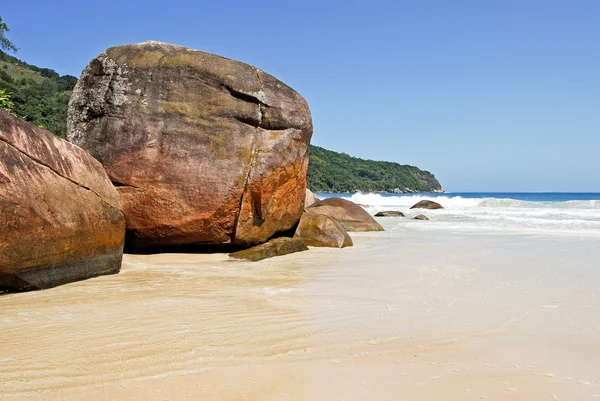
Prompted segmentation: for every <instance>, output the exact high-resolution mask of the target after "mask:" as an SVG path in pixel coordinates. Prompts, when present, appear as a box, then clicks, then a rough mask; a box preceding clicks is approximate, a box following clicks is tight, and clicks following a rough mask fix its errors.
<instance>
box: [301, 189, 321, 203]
mask: <svg viewBox="0 0 600 401" xmlns="http://www.w3.org/2000/svg"><path fill="white" fill-rule="evenodd" d="M317 201H318V199H317V197H316V196H315V194H314V193H313V192H312V191H311V190H310V189H308V188H306V196H305V197H304V207H305V208H307V207H309V206H311V205H312V204H313V203H315V202H317Z"/></svg>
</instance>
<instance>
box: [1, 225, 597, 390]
mask: <svg viewBox="0 0 600 401" xmlns="http://www.w3.org/2000/svg"><path fill="white" fill-rule="evenodd" d="M380 221H381V222H382V224H384V226H385V227H386V230H387V231H386V232H383V233H373V234H367V233H361V234H355V235H353V238H354V242H355V246H354V247H353V248H346V249H342V250H334V249H318V248H313V249H311V250H310V251H309V252H303V253H298V254H294V255H288V256H284V257H279V258H274V259H270V260H265V261H262V262H260V263H251V262H239V261H232V260H229V258H228V257H227V256H226V255H220V254H209V255H194V254H162V255H126V256H125V259H124V265H123V269H122V272H121V274H119V275H114V276H106V277H100V278H96V279H92V280H88V281H85V282H78V283H73V284H69V285H65V286H61V287H57V288H55V289H51V290H48V291H38V292H32V293H22V294H11V295H5V296H2V297H0V344H1V345H0V375H1V377H2V380H1V381H0V398H3V399H40V400H41V399H44V400H71V399H72V400H80V399H94V400H114V399H121V400H139V399H148V400H184V399H206V400H337V399H339V400H367V399H371V400H374V399H377V400H587V399H590V400H593V399H600V365H599V364H598V361H599V360H600V315H599V314H598V313H597V312H598V308H599V307H600V271H599V270H598V269H597V263H596V262H597V260H599V259H600V248H599V247H598V246H597V238H593V237H590V238H574V237H572V236H571V237H561V236H542V235H530V234H515V233H507V234H502V233H487V234H485V233H481V232H469V231H464V232H456V231H450V230H447V229H444V228H441V229H431V227H429V229H427V230H423V229H419V228H416V226H414V225H402V226H401V225H398V223H397V222H398V220H397V219H396V220H393V219H392V220H385V219H382V220H380Z"/></svg>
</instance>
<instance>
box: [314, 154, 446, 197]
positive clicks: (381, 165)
mask: <svg viewBox="0 0 600 401" xmlns="http://www.w3.org/2000/svg"><path fill="white" fill-rule="evenodd" d="M308 187H309V188H310V189H311V190H312V191H314V192H356V191H364V192H434V191H441V189H442V187H441V185H440V183H439V182H438V180H437V179H436V178H435V177H434V175H433V174H431V173H430V172H428V171H423V170H420V169H419V168H417V167H414V166H406V165H402V164H398V163H392V162H384V161H375V160H364V159H359V158H357V157H352V156H349V155H347V154H345V153H337V152H333V151H331V150H327V149H323V148H321V147H318V146H313V145H311V147H310V161H309V164H308Z"/></svg>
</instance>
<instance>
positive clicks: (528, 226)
mask: <svg viewBox="0 0 600 401" xmlns="http://www.w3.org/2000/svg"><path fill="white" fill-rule="evenodd" d="M332 196H339V197H344V198H347V199H349V200H351V201H353V202H355V203H358V204H361V205H363V206H364V207H365V208H366V209H367V210H368V211H369V212H371V213H373V214H375V213H377V212H378V211H383V210H400V211H403V212H404V213H406V214H407V216H409V217H413V216H414V215H417V214H425V215H427V216H428V217H429V218H430V219H432V220H435V223H431V224H428V225H422V224H418V222H415V223H413V226H414V227H415V228H416V227H419V228H420V229H440V228H448V229H454V230H463V231H483V232H492V231H500V232H507V231H510V232H514V233H538V234H547V235H560V236H568V235H572V236H591V237H598V236H600V193H487V192H473V193H444V194H371V193H356V194H353V195H349V194H322V195H321V197H323V198H327V197H332ZM422 199H429V200H434V201H437V202H438V203H440V204H442V205H443V207H444V209H438V210H423V209H412V210H411V209H410V207H411V206H412V205H414V204H415V203H417V202H418V201H420V200H422ZM406 224H410V222H408V223H407V222H403V223H402V226H405V225H406Z"/></svg>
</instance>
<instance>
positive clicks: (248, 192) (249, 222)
mask: <svg viewBox="0 0 600 401" xmlns="http://www.w3.org/2000/svg"><path fill="white" fill-rule="evenodd" d="M67 135H68V138H69V140H70V141H71V142H73V143H75V144H77V145H79V146H81V147H83V148H84V149H87V150H88V151H90V153H91V154H92V155H93V156H94V157H96V158H97V159H98V160H99V161H100V162H101V163H102V164H103V165H104V167H105V168H106V171H107V173H108V175H109V176H110V178H111V180H112V181H113V183H114V184H115V185H116V186H117V187H118V190H119V192H120V194H121V197H122V201H123V209H124V212H125V216H126V218H127V246H128V247H129V246H131V248H132V249H144V248H150V247H154V246H172V245H194V244H228V243H234V244H243V245H251V244H257V243H261V242H264V241H266V240H267V239H269V238H271V237H272V236H273V235H274V234H275V233H277V232H279V231H285V230H289V229H291V228H292V227H294V226H295V225H296V224H297V223H298V220H300V216H301V215H302V212H303V204H304V198H305V195H306V192H305V188H306V169H307V167H308V144H309V141H310V138H311V135H312V120H311V116H310V111H309V109H308V105H307V104H306V101H305V100H304V99H303V98H302V97H301V96H300V95H299V94H298V93H296V92H295V91H294V90H293V89H291V88H290V87H288V86H287V85H285V84H284V83H282V82H280V81H279V80H277V79H275V78H273V77H272V76H271V75H269V74H266V73H265V72H263V71H261V70H259V69H257V68H255V67H252V66H250V65H248V64H244V63H241V62H238V61H233V60H230V59H226V58H223V57H219V56H215V55H212V54H208V53H204V52H201V51H196V50H192V49H188V48H185V47H181V46H176V45H170V44H166V43H159V42H144V43H140V44H133V45H124V46H117V47H113V48H110V49H108V50H106V51H105V52H104V53H102V54H101V55H99V56H98V57H96V58H95V59H93V60H92V61H91V62H90V63H89V64H88V66H87V67H86V68H85V69H84V71H83V73H82V75H81V78H80V80H79V81H78V83H77V85H76V87H75V89H74V91H73V95H72V96H71V101H70V103H69V113H68V134H67Z"/></svg>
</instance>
